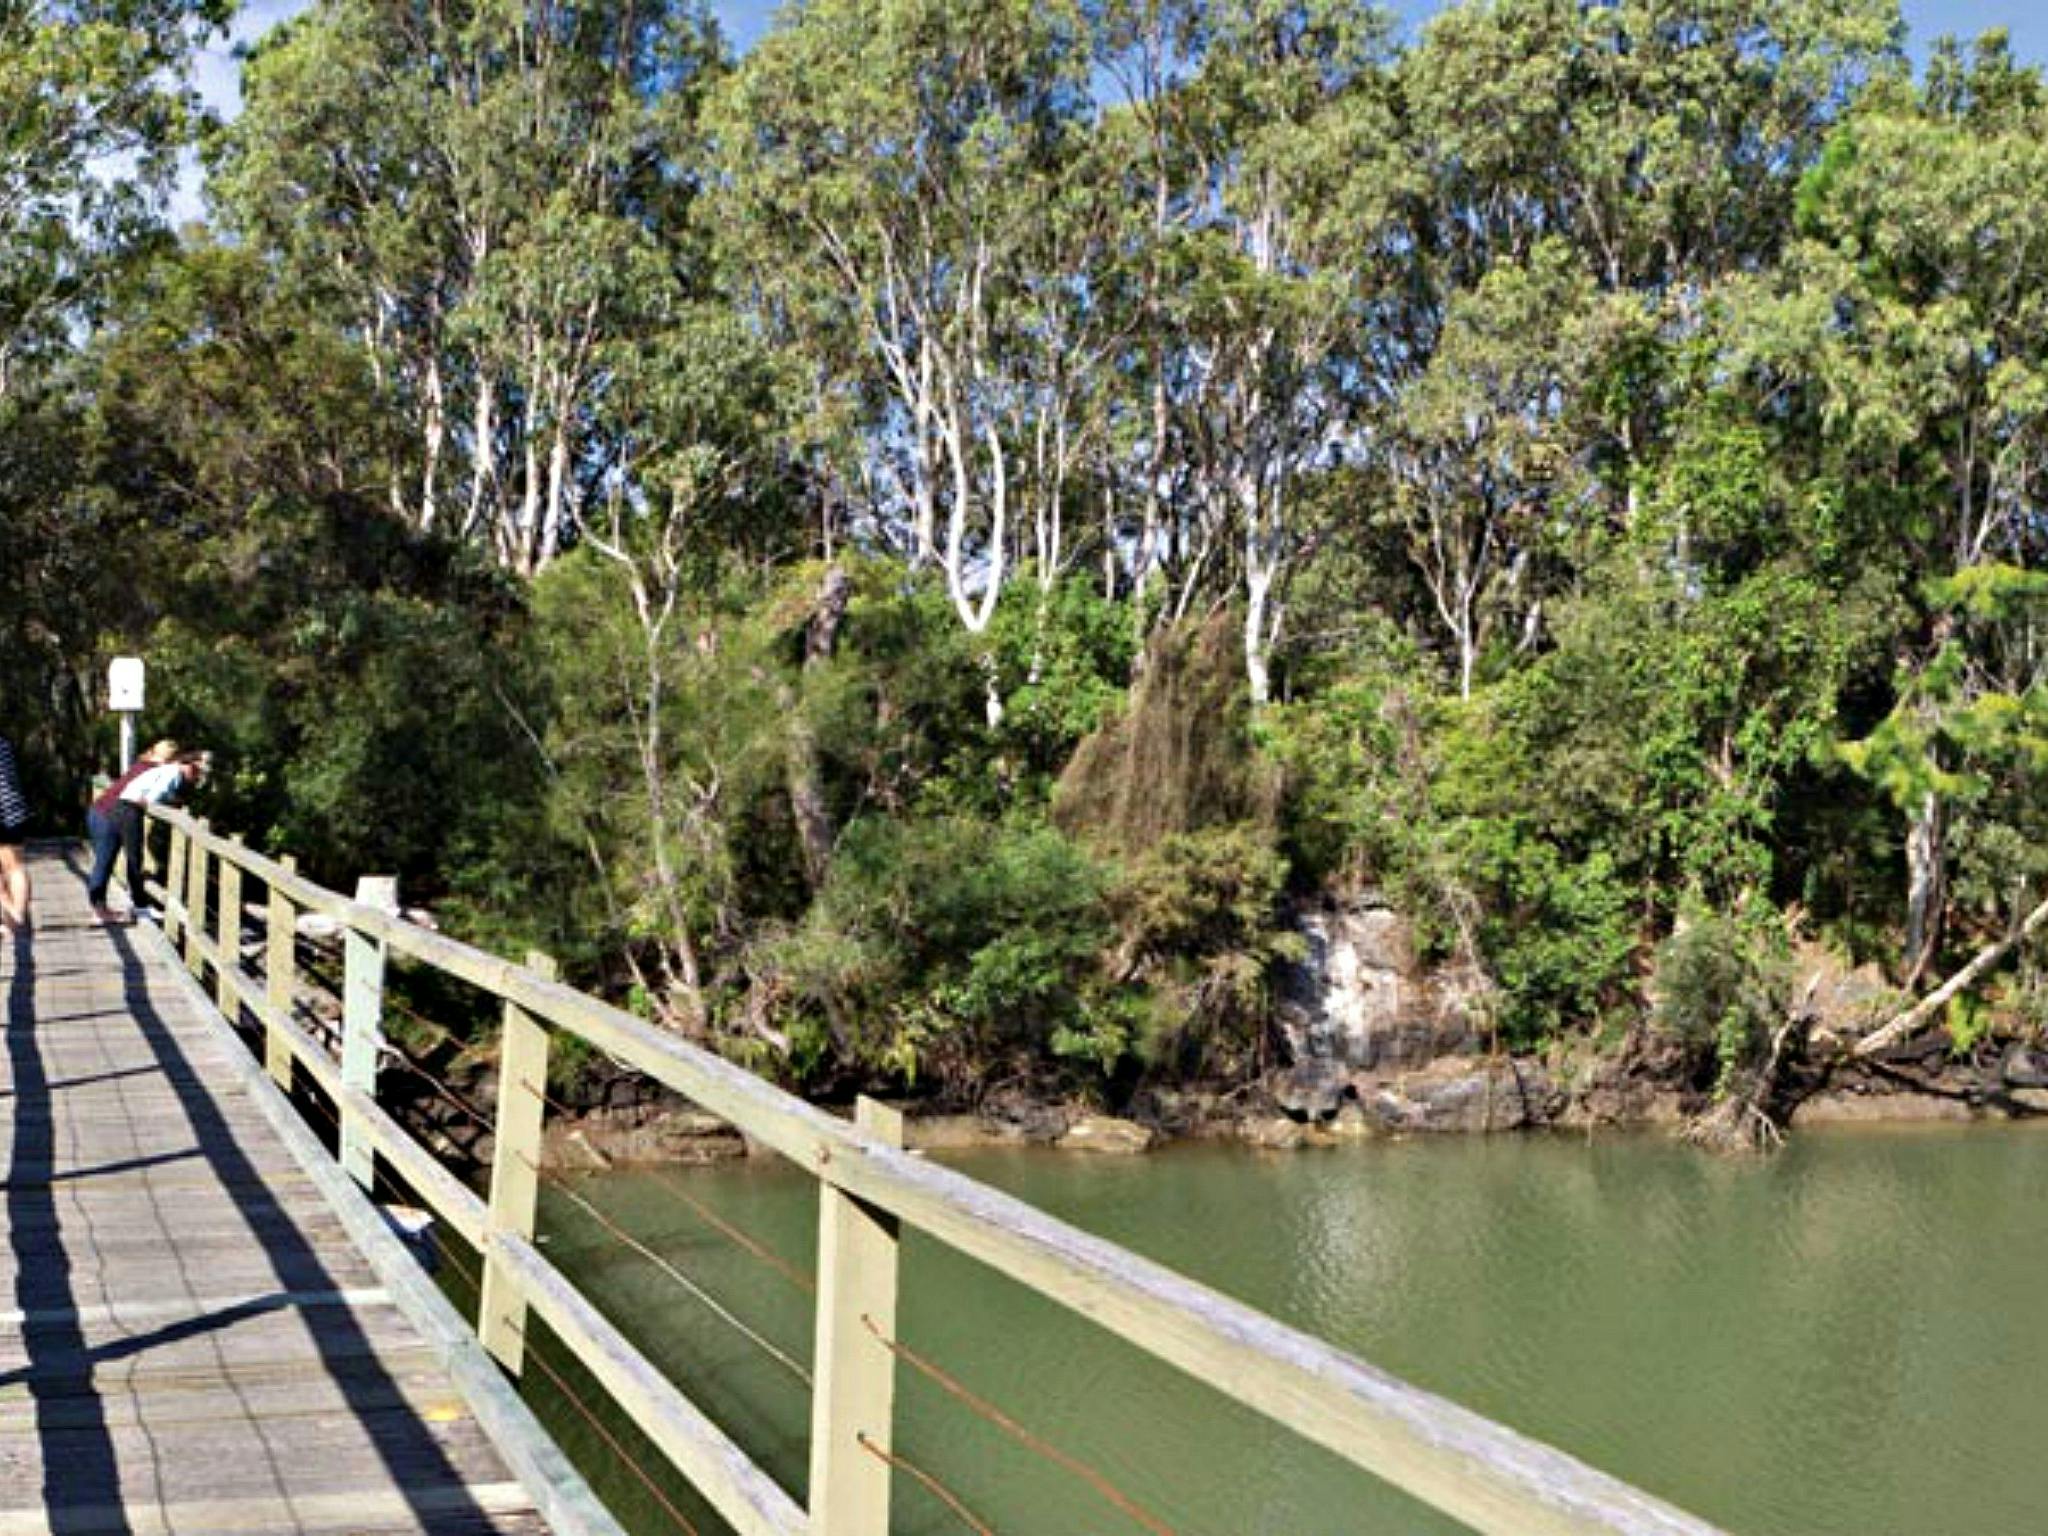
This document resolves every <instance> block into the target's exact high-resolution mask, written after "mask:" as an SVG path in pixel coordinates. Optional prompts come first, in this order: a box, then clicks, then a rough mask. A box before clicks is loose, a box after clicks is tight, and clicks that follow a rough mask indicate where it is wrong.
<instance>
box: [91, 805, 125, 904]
mask: <svg viewBox="0 0 2048 1536" xmlns="http://www.w3.org/2000/svg"><path fill="white" fill-rule="evenodd" d="M85 835H86V836H87V837H88V838H90V839H91V840H92V875H91V877H90V878H89V879H87V881H86V882H85V894H86V897H87V899H89V900H90V901H91V902H92V904H93V905H94V906H96V907H104V906H105V905H106V904H107V882H108V881H110V880H112V879H113V878H114V860H115V859H117V858H119V857H120V855H121V819H120V817H119V816H118V815H114V816H102V815H101V814H100V813H99V811H98V810H97V809H95V810H90V811H87V812H86V813H85Z"/></svg>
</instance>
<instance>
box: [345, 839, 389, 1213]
mask: <svg viewBox="0 0 2048 1536" xmlns="http://www.w3.org/2000/svg"><path fill="white" fill-rule="evenodd" d="M397 890H398V882H397V881H396V880H395V879H393V878H392V877H391V876H389V875H365V876H363V877H362V879H360V880H358V881H357V882H356V900H357V901H359V902H361V903H362V904H363V905H364V906H369V907H392V908H395V907H396V906H397V905H398V900H397ZM342 933H343V939H342V955H343V958H344V960H345V961H346V967H345V970H344V973H343V977H342V985H341V992H342V997H341V1084H342V1086H343V1087H344V1088H353V1089H354V1090H355V1091H356V1092H358V1093H360V1094H363V1095H364V1096H366V1097H368V1098H371V1099H375V1098H376V1097H377V1053H378V1052H379V1051H380V1050H381V1049H382V1048H383V1045H384V944H383V941H382V940H381V939H373V938H370V937H369V936H368V935H366V934H362V933H358V932H357V931H356V929H355V928H354V927H353V926H350V927H347V928H344V929H343V930H342ZM341 1166H342V1167H343V1168H344V1169H346V1170H347V1171H348V1175H349V1177H350V1178H352V1179H354V1180H355V1181H356V1182H357V1183H358V1184H360V1185H362V1187H363V1188H364V1189H369V1188H370V1187H371V1186H372V1185H373V1184H374V1182H375V1179H376V1159H375V1157H374V1155H373V1152H372V1149H371V1145H370V1139H369V1137H368V1136H367V1135H366V1134H365V1133H364V1131H363V1126H362V1122H361V1117H359V1116H358V1115H357V1114H356V1113H355V1112H354V1111H353V1110H351V1109H349V1108H348V1107H347V1106H346V1105H343V1106H342V1108H341Z"/></svg>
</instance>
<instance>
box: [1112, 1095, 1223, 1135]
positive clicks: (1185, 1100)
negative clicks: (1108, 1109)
mask: <svg viewBox="0 0 2048 1536" xmlns="http://www.w3.org/2000/svg"><path fill="white" fill-rule="evenodd" d="M1128 1113H1129V1118H1131V1119H1133V1120H1136V1121H1138V1122H1139V1123H1140V1124H1142V1125H1149V1126H1153V1127H1156V1128H1157V1129H1158V1130H1159V1131H1160V1132H1161V1133H1162V1134H1164V1135H1167V1136H1200V1135H1204V1134H1207V1133H1209V1132H1211V1131H1213V1130H1215V1129H1217V1128H1218V1127H1219V1125H1227V1124H1234V1119H1235V1117H1234V1116H1232V1115H1230V1114H1229V1112H1228V1110H1227V1108H1226V1106H1225V1103H1224V1101H1223V1099H1222V1098H1221V1097H1220V1096H1219V1095H1218V1094H1216V1093H1213V1092H1210V1091H1207V1090H1204V1089H1176V1088H1143V1089H1140V1090H1139V1091H1138V1093H1137V1094H1136V1095H1135V1096H1134V1097H1133V1098H1132V1100H1131V1102H1130V1106H1129V1111H1128Z"/></svg>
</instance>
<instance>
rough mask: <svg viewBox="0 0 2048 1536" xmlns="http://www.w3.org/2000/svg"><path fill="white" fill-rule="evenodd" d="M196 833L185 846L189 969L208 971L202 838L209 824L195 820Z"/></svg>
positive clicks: (186, 964) (186, 934)
mask: <svg viewBox="0 0 2048 1536" xmlns="http://www.w3.org/2000/svg"><path fill="white" fill-rule="evenodd" d="M193 827H194V830H195V835H194V836H193V837H191V838H190V839H188V842H189V845H190V846H188V847H187V848H186V850H185V927H184V934H185V969H186V970H188V971H190V972H191V973H192V974H193V975H194V976H204V975H205V974H206V865H207V858H206V845H205V844H204V843H202V842H201V841H200V840H199V839H200V838H201V837H203V836H204V835H205V834H206V830H207V824H206V823H205V822H203V821H194V822H193Z"/></svg>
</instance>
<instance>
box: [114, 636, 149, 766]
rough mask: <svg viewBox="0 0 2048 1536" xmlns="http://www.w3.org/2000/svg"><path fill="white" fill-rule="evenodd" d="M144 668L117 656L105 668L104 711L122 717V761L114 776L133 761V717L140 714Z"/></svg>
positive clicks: (136, 660)
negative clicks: (105, 702) (105, 709)
mask: <svg viewBox="0 0 2048 1536" xmlns="http://www.w3.org/2000/svg"><path fill="white" fill-rule="evenodd" d="M142 697H143V665H142V658H141V657H140V656H116V657H115V658H114V659H113V661H112V662H110V663H109V664H108V666H107V708H108V709H111V710H112V711H114V713H116V714H118V715H119V716H120V717H121V760H120V761H119V762H118V763H116V764H115V765H114V771H115V772H116V773H119V772H121V771H122V770H123V769H125V768H126V767H127V766H128V765H129V764H130V763H132V762H134V761H135V717H136V716H137V715H138V714H140V713H141V712H142Z"/></svg>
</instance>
